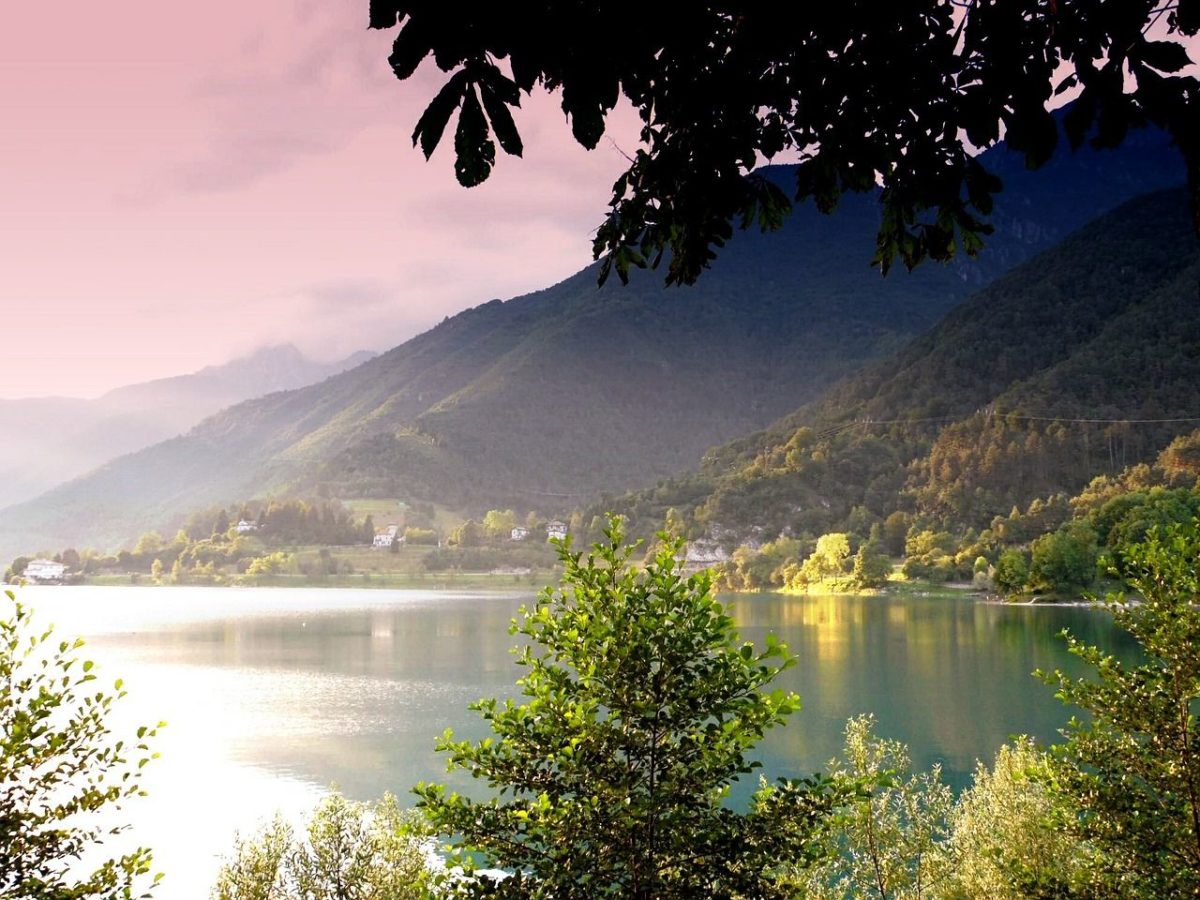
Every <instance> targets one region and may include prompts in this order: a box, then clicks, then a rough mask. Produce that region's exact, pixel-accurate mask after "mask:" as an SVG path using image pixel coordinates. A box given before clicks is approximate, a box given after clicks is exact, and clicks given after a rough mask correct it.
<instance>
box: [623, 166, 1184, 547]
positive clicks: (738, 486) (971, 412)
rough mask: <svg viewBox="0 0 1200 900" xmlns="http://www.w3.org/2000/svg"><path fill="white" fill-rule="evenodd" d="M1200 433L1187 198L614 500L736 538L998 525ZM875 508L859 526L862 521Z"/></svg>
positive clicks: (1123, 220) (1093, 240) (1042, 258)
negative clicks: (895, 520) (880, 526)
mask: <svg viewBox="0 0 1200 900" xmlns="http://www.w3.org/2000/svg"><path fill="white" fill-rule="evenodd" d="M1198 427H1200V242H1198V241H1197V240H1196V236H1195V234H1194V232H1193V229H1192V225H1191V220H1190V216H1189V211H1188V204H1187V198H1186V192H1185V191H1183V190H1182V189H1176V190H1169V191H1161V192H1155V193H1153V194H1149V195H1147V196H1144V197H1141V198H1138V199H1136V200H1133V201H1131V202H1129V203H1127V204H1125V205H1123V206H1122V207H1120V208H1119V209H1117V210H1114V211H1112V212H1111V213H1109V214H1107V215H1105V216H1103V217H1101V218H1100V219H1098V220H1096V221H1095V222H1093V223H1091V224H1089V225H1088V226H1087V227H1085V228H1083V229H1081V230H1079V231H1078V232H1076V233H1074V234H1072V235H1071V236H1069V237H1068V238H1067V239H1066V240H1064V241H1063V242H1061V243H1060V244H1059V245H1057V246H1055V247H1054V248H1053V249H1051V250H1049V251H1046V252H1044V253H1042V254H1040V255H1038V256H1036V257H1035V258H1033V259H1031V260H1029V261H1028V262H1026V263H1024V264H1022V265H1020V266H1018V267H1017V268H1015V269H1014V270H1013V271H1012V272H1010V273H1009V274H1007V275H1005V276H1004V277H1002V278H1000V279H998V280H997V281H995V282H994V283H993V284H992V285H990V286H989V287H988V288H986V289H985V290H983V291H981V292H980V293H978V294H977V295H975V296H974V297H972V298H971V299H970V300H968V301H967V302H966V303H964V304H962V305H961V306H959V307H958V308H956V309H955V310H954V311H953V312H951V313H950V314H949V315H948V316H947V317H946V318H945V319H944V320H943V321H942V322H941V323H940V324H939V325H938V326H937V327H936V328H934V329H933V330H932V331H930V332H929V333H928V334H925V335H923V336H921V337H919V338H917V339H915V340H913V341H912V342H911V343H910V344H909V345H908V346H907V347H905V348H904V349H903V350H901V351H900V352H899V353H897V354H895V355H894V356H892V357H890V358H888V359H885V360H882V361H879V362H876V363H873V364H871V365H868V366H866V367H864V368H863V369H862V370H861V371H860V372H859V373H857V374H855V375H853V376H851V377H849V378H847V379H846V380H845V381H843V382H842V383H840V384H838V385H836V386H834V387H833V388H831V389H830V390H829V391H828V392H827V393H826V394H825V396H824V397H823V398H822V399H820V400H819V401H817V402H815V403H812V404H810V405H808V406H806V407H804V408H802V409H800V410H799V411H797V412H796V413H794V414H792V415H790V416H788V417H786V418H785V419H783V420H781V421H780V422H778V423H776V424H775V425H773V426H772V427H771V428H769V429H767V430H765V431H762V432H759V433H757V434H753V435H750V436H747V437H744V438H740V439H738V440H736V441H733V442H731V443H729V444H727V445H725V446H723V447H720V448H717V449H714V450H712V451H710V452H709V453H708V454H707V455H706V457H705V460H704V464H703V466H702V467H701V468H700V469H699V470H698V471H695V472H693V473H692V474H690V475H682V476H679V477H677V478H675V479H672V480H671V481H669V482H667V483H663V484H660V485H659V486H658V487H657V488H655V489H651V490H647V491H643V492H640V493H637V494H634V495H632V496H627V497H624V498H621V499H620V500H619V501H617V502H616V503H614V504H612V505H613V506H614V507H615V508H617V509H621V510H624V511H626V512H629V513H631V514H632V515H633V518H634V519H635V520H637V521H635V526H640V527H641V529H642V530H643V531H647V530H652V529H653V528H654V527H656V526H658V525H661V522H662V516H663V514H664V513H665V511H666V509H667V508H670V507H675V508H676V509H677V510H678V511H680V512H681V514H682V515H683V516H684V517H685V518H689V517H690V519H691V520H692V521H693V522H694V523H696V524H697V527H698V528H699V529H700V530H705V529H708V530H711V531H713V532H714V533H718V534H721V535H723V536H724V537H726V538H728V539H731V540H732V539H735V538H741V537H747V536H749V535H752V534H757V535H759V536H761V537H763V538H773V537H774V536H775V535H778V534H779V533H781V532H783V531H785V530H786V531H788V532H790V533H793V534H797V535H799V534H805V533H807V534H820V533H822V532H825V531H837V530H844V529H845V528H846V527H847V526H848V524H850V523H852V522H853V521H854V520H855V518H857V520H858V522H859V528H860V529H861V522H862V520H863V518H864V511H865V514H866V515H868V516H875V517H878V518H882V517H885V516H887V515H888V514H890V513H891V512H894V511H896V510H903V511H906V512H909V513H912V514H915V515H918V516H920V517H922V519H923V520H924V521H927V522H930V523H938V524H940V525H943V526H946V527H950V528H958V529H962V528H968V527H973V528H981V527H985V526H986V525H987V524H988V523H990V521H991V520H992V518H993V517H994V516H997V515H1006V514H1007V513H1008V512H1009V510H1010V509H1011V508H1012V507H1013V506H1014V505H1018V506H1020V507H1021V508H1025V506H1026V505H1027V504H1028V503H1029V502H1031V501H1032V500H1033V499H1035V498H1039V497H1041V498H1045V497H1048V496H1050V495H1051V494H1054V493H1057V492H1064V493H1067V494H1068V495H1069V494H1073V493H1075V492H1076V491H1078V490H1079V489H1080V488H1082V487H1083V486H1084V485H1086V484H1087V483H1088V481H1090V480H1091V478H1093V477H1094V476H1096V475H1099V474H1111V473H1116V472H1119V471H1120V470H1121V469H1123V468H1124V467H1125V466H1127V465H1133V464H1135V463H1139V462H1146V461H1151V460H1153V459H1154V458H1155V456H1156V455H1157V454H1158V452H1159V451H1160V450H1161V449H1162V448H1163V447H1164V446H1165V445H1166V444H1167V443H1168V442H1169V441H1170V440H1171V438H1172V437H1174V436H1176V435H1178V434H1183V433H1187V432H1191V431H1192V430H1194V429H1196V428H1198ZM856 507H857V508H858V509H859V511H858V512H853V511H854V510H855V508H856Z"/></svg>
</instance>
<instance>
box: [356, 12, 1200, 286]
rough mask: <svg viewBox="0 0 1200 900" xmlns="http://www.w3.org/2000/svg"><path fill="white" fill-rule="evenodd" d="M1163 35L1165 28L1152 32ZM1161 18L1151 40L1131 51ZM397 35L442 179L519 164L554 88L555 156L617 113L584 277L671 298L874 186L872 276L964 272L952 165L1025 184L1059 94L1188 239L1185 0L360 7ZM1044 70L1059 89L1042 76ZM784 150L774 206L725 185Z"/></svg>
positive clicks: (766, 198)
mask: <svg viewBox="0 0 1200 900" xmlns="http://www.w3.org/2000/svg"><path fill="white" fill-rule="evenodd" d="M1164 17H1165V18H1164ZM1159 22H1162V23H1163V24H1165V25H1166V29H1167V31H1168V37H1167V38H1166V39H1159V38H1157V37H1153V38H1152V37H1151V36H1150V35H1149V32H1150V30H1151V26H1152V25H1154V24H1157V23H1159ZM397 23H399V24H400V25H401V28H400V30H399V33H398V36H397V37H396V41H395V44H394V47H393V51H392V55H391V57H390V59H389V62H390V63H391V66H392V69H393V71H394V72H395V74H396V76H397V77H398V78H400V79H402V80H403V79H407V78H409V77H410V76H411V75H412V74H413V73H414V72H415V71H416V70H417V67H418V66H419V65H420V64H421V62H422V61H423V60H424V59H425V58H427V57H429V56H431V55H432V57H433V59H434V61H435V62H436V64H437V66H438V67H439V68H440V69H441V70H442V71H444V72H447V73H450V77H449V79H448V80H447V81H446V82H445V84H444V86H443V87H442V88H441V89H440V90H439V92H438V93H437V94H436V95H435V97H434V98H433V100H432V101H431V102H430V104H429V106H428V107H427V109H426V110H425V113H424V114H423V115H422V116H421V118H420V120H419V121H418V123H417V126H416V130H415V131H414V133H413V141H414V143H417V144H420V146H421V148H422V150H423V152H424V153H425V155H426V156H427V157H428V156H429V155H430V154H432V152H433V150H434V149H435V148H436V146H437V144H438V143H439V141H440V140H441V137H442V135H443V133H444V131H445V129H446V127H447V126H448V123H449V120H450V118H451V117H452V116H453V114H454V112H455V111H456V110H457V111H458V125H457V128H456V131H455V135H454V150H455V157H456V164H455V171H456V173H457V176H458V179H459V181H460V182H461V183H462V184H464V185H467V186H472V185H476V184H479V183H480V182H481V181H483V180H484V179H485V178H486V177H487V176H488V174H489V173H490V171H491V169H492V167H493V165H494V164H495V142H494V141H493V140H492V136H493V134H494V136H495V140H496V141H497V142H499V143H500V145H501V147H502V148H503V149H504V150H505V151H506V152H508V153H511V154H516V155H520V153H521V152H522V149H523V148H522V143H521V139H520V136H519V133H518V130H517V127H516V124H515V120H514V119H513V116H512V109H513V108H515V107H517V106H519V102H520V95H521V94H522V93H525V94H528V93H531V92H532V91H533V90H534V89H535V88H539V87H540V88H543V89H546V90H548V91H557V92H558V93H559V95H560V96H561V101H562V108H563V112H564V113H565V114H566V116H567V118H568V119H569V121H570V124H571V130H572V133H573V135H574V137H575V139H576V140H577V141H578V142H579V143H580V144H582V145H583V146H585V147H587V148H589V149H590V148H594V147H595V146H596V145H597V143H598V142H599V140H600V138H601V137H602V136H603V134H604V131H605V120H606V117H607V116H608V114H609V113H610V112H611V111H612V110H613V108H614V107H615V106H616V105H617V103H618V101H619V100H620V99H621V98H622V97H623V98H624V99H625V100H627V101H628V102H629V103H630V104H631V105H632V106H633V108H634V109H636V110H637V111H638V113H639V115H640V116H641V120H642V129H641V134H640V140H641V146H640V147H639V148H638V149H637V150H636V151H635V152H634V153H633V154H632V155H631V156H629V157H628V158H629V168H628V169H627V170H626V172H625V173H624V174H622V175H621V177H620V178H618V179H617V181H616V183H615V184H614V186H613V193H612V200H611V203H610V209H609V214H608V217H607V219H606V220H605V222H604V223H603V224H602V225H601V227H600V228H599V230H598V231H597V233H596V238H595V242H594V253H595V255H596V256H597V258H600V257H603V259H604V263H603V267H602V270H601V277H602V278H603V277H606V276H607V275H608V273H609V272H610V271H611V270H612V269H615V270H616V272H617V274H618V275H619V277H620V278H621V279H622V280H624V279H625V278H627V277H628V273H629V271H630V269H631V268H633V267H645V266H647V265H650V266H655V265H657V264H658V263H659V262H660V261H661V260H662V259H663V258H664V256H667V257H669V263H668V274H667V281H668V283H691V282H693V281H695V280H696V278H697V277H698V276H699V275H700V273H701V271H702V270H703V269H704V268H705V267H707V265H708V264H709V262H710V261H711V260H712V259H713V258H714V257H715V255H716V249H717V248H720V247H721V246H723V245H724V244H725V242H726V241H727V240H728V239H729V238H730V237H731V236H732V232H733V225H734V223H735V222H737V223H740V225H741V226H742V227H743V228H746V227H749V226H750V225H757V226H759V227H761V228H762V229H764V230H768V229H776V228H778V227H779V226H780V223H781V222H782V220H783V217H784V216H785V215H786V214H787V212H789V211H790V208H791V204H792V200H793V198H794V199H795V200H797V201H804V200H809V199H811V200H813V201H814V202H815V203H816V205H817V206H818V207H819V208H820V209H821V210H823V211H825V212H829V211H832V209H833V208H834V207H835V206H836V205H837V203H838V200H839V198H840V197H841V196H842V195H843V194H845V193H847V192H863V191H870V190H874V189H875V188H876V185H877V184H880V185H882V205H883V214H882V220H881V225H880V230H879V235H878V241H877V248H876V254H875V263H876V264H878V265H879V266H880V267H881V269H882V270H883V271H885V272H886V271H887V269H888V267H889V266H890V265H891V264H892V263H893V262H894V261H895V260H896V259H897V258H898V259H900V260H901V261H902V262H903V263H904V264H905V265H906V266H908V267H909V268H912V267H913V266H914V265H916V264H917V263H918V262H920V261H921V260H923V259H926V258H930V259H935V260H947V259H950V258H952V257H954V255H955V254H956V253H957V252H958V251H959V250H961V251H963V252H965V253H966V254H968V255H971V256H974V255H975V254H977V253H978V252H979V250H980V249H981V248H982V246H983V242H982V236H983V235H985V234H988V233H990V231H991V227H990V225H989V224H988V223H987V221H986V219H987V217H988V216H989V214H990V213H991V212H992V205H993V200H992V198H993V195H994V194H995V193H996V192H997V191H998V190H999V189H1000V187H1001V185H1000V182H999V180H998V179H997V178H996V177H995V176H994V175H993V174H992V173H990V172H989V171H988V170H987V169H985V168H984V167H983V166H982V165H981V164H980V163H979V162H978V161H977V160H976V159H975V157H974V155H973V151H972V148H981V147H988V146H991V145H992V144H994V143H996V142H997V141H998V140H999V138H1000V136H1001V134H1003V135H1004V137H1005V140H1006V141H1007V143H1008V144H1009V146H1010V147H1011V148H1012V149H1013V150H1015V151H1017V152H1019V153H1021V154H1022V155H1023V157H1024V159H1025V162H1026V165H1027V166H1029V167H1030V168H1036V167H1039V166H1041V165H1042V164H1044V163H1045V162H1046V161H1047V160H1048V159H1049V158H1050V157H1051V156H1052V155H1053V154H1054V152H1055V149H1056V147H1057V144H1058V142H1059V129H1058V127H1057V125H1056V122H1055V119H1054V117H1053V116H1052V115H1051V114H1050V112H1048V111H1047V105H1048V104H1049V102H1050V101H1051V100H1052V98H1053V97H1054V96H1056V95H1061V94H1064V93H1066V92H1068V91H1070V92H1074V93H1075V94H1076V95H1077V96H1076V100H1075V104H1074V107H1073V109H1072V110H1071V112H1070V114H1069V115H1068V116H1067V117H1066V120H1065V123H1064V124H1065V127H1066V134H1067V136H1068V139H1069V141H1070V143H1071V144H1072V145H1073V146H1078V145H1079V144H1081V143H1082V142H1083V141H1084V140H1085V139H1088V138H1089V137H1090V139H1091V140H1092V141H1093V143H1095V144H1096V145H1099V146H1115V145H1117V144H1119V143H1121V141H1122V140H1124V138H1125V135H1126V133H1127V131H1128V130H1129V129H1130V128H1131V127H1136V126H1139V125H1143V124H1145V123H1147V122H1152V123H1155V124H1157V125H1158V126H1160V127H1162V128H1164V129H1166V130H1168V131H1169V132H1170V133H1171V134H1172V135H1173V136H1174V137H1175V139H1176V141H1177V143H1178V144H1179V147H1180V149H1181V150H1182V151H1183V155H1184V156H1185V158H1186V160H1187V161H1188V168H1189V172H1190V173H1191V181H1192V196H1193V214H1194V217H1195V218H1196V219H1197V221H1200V200H1198V199H1197V198H1200V176H1198V173H1200V141H1197V139H1196V133H1195V120H1196V104H1197V92H1198V83H1197V81H1196V79H1195V78H1194V77H1191V76H1189V75H1187V74H1183V73H1184V72H1185V71H1186V69H1187V68H1188V66H1189V63H1190V62H1191V60H1190V59H1189V56H1188V52H1187V50H1186V48H1185V46H1184V45H1183V44H1181V43H1179V42H1177V40H1176V38H1177V37H1178V36H1179V35H1185V36H1186V35H1195V34H1196V32H1197V29H1198V28H1200V13H1198V12H1197V2H1196V0H1179V2H1177V3H1162V2H1161V0H1131V2H1127V3H1121V4H1105V3H1098V2H1094V0H1061V2H1058V3H1044V2H1041V0H1019V2H1006V3H970V4H956V3H946V2H934V0H903V2H893V3H888V4H882V5H881V4H878V3H871V2H850V3H840V4H833V5H830V4H805V5H803V6H800V7H796V6H792V5H787V4H782V5H780V4H754V5H749V6H748V5H746V4H730V3H703V4H691V5H689V6H688V7H687V8H686V9H679V8H676V7H674V6H664V5H655V6H651V7H648V8H639V9H638V10H637V12H636V16H635V17H633V18H631V17H630V12H629V10H628V9H627V7H625V6H624V5H621V4H615V3H608V2H599V0H592V2H587V3H557V4H546V3H531V2H521V3H506V4H502V5H501V4H482V5H468V6H463V5H461V4H460V5H458V6H454V5H446V4H433V3H422V2H403V0H370V13H369V24H370V25H371V27H373V28H384V29H390V28H393V27H395V26H396V25H397ZM1063 71H1065V72H1066V73H1067V74H1065V75H1063V74H1062V72H1063ZM784 152H791V153H797V154H799V157H800V164H799V167H798V169H797V179H796V184H795V188H794V191H793V192H792V193H791V195H790V196H789V193H788V192H785V191H783V190H781V189H780V188H779V187H778V186H776V185H775V184H773V183H772V182H771V181H769V180H767V179H763V178H759V177H754V176H751V177H746V176H745V173H746V172H747V171H749V170H752V169H753V168H754V167H755V166H756V165H757V164H759V163H760V162H762V161H763V160H768V161H769V160H771V159H774V158H776V157H777V156H779V155H780V154H782V153H784Z"/></svg>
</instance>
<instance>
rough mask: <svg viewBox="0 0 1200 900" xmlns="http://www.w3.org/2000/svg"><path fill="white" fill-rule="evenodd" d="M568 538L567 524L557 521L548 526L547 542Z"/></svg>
mask: <svg viewBox="0 0 1200 900" xmlns="http://www.w3.org/2000/svg"><path fill="white" fill-rule="evenodd" d="M566 536H567V523H566V522H560V521H558V520H557V519H555V520H554V521H553V522H550V523H548V524H547V525H546V540H548V541H550V540H560V541H561V540H562V539H563V538H565V537H566Z"/></svg>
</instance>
